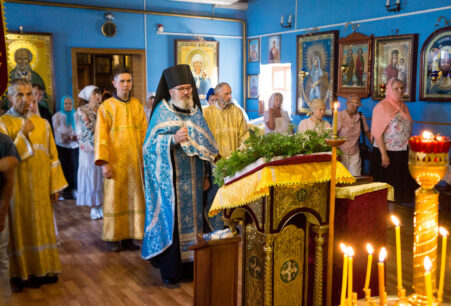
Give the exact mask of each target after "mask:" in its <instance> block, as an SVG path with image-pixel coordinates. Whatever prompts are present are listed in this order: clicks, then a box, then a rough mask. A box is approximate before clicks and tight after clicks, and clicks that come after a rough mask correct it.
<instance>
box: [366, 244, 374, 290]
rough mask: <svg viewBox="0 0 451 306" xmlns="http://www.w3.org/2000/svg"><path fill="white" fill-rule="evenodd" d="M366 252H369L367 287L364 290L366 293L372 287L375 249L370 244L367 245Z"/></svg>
mask: <svg viewBox="0 0 451 306" xmlns="http://www.w3.org/2000/svg"><path fill="white" fill-rule="evenodd" d="M366 250H367V251H368V263H367V265H366V277H365V287H364V288H363V291H364V292H365V290H367V289H368V287H369V286H370V278H371V265H372V263H373V252H374V249H373V247H372V246H371V244H369V243H367V244H366Z"/></svg>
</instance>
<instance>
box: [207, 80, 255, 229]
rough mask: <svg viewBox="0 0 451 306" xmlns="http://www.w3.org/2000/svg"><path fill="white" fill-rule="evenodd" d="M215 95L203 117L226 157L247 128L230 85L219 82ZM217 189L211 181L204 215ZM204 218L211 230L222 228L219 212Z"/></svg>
mask: <svg viewBox="0 0 451 306" xmlns="http://www.w3.org/2000/svg"><path fill="white" fill-rule="evenodd" d="M215 95H216V96H217V98H218V101H217V102H216V103H215V104H213V105H210V106H207V107H206V108H204V110H203V112H204V118H205V121H207V124H208V127H209V128H210V131H211V133H212V134H213V136H214V138H215V140H216V142H217V143H218V148H219V155H220V156H221V158H227V157H229V155H230V154H231V153H232V152H233V151H235V150H236V149H238V148H239V147H240V146H241V144H242V143H243V141H244V140H245V139H247V138H248V137H249V129H248V126H247V123H246V120H245V118H244V115H243V111H242V110H241V109H240V108H239V107H238V106H236V105H235V104H233V103H232V88H231V87H230V85H229V84H227V83H225V82H223V83H219V84H218V85H216V87H215ZM217 191H218V185H216V184H214V183H213V181H211V187H210V189H209V190H208V192H207V196H206V201H207V203H206V205H205V209H204V215H205V216H207V214H208V211H209V210H210V207H211V204H212V203H213V200H214V198H215V196H216V192H217ZM205 219H206V220H207V222H208V225H209V227H210V229H211V230H217V229H223V228H224V222H223V221H222V220H221V216H220V214H217V215H216V216H215V217H214V218H207V217H206V218H205Z"/></svg>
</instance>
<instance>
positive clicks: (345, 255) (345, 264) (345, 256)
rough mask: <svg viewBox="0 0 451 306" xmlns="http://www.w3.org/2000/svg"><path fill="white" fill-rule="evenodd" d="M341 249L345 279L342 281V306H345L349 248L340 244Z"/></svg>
mask: <svg viewBox="0 0 451 306" xmlns="http://www.w3.org/2000/svg"><path fill="white" fill-rule="evenodd" d="M340 248H341V250H342V251H343V279H342V281H341V298H340V305H341V306H344V305H345V298H346V282H347V281H348V277H347V275H348V248H347V247H346V246H345V245H344V244H343V243H340Z"/></svg>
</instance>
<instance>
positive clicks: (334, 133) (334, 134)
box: [332, 102, 340, 136]
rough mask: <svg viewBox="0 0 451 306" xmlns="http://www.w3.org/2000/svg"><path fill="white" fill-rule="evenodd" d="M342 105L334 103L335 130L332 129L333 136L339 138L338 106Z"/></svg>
mask: <svg viewBox="0 0 451 306" xmlns="http://www.w3.org/2000/svg"><path fill="white" fill-rule="evenodd" d="M339 105H340V104H339V103H338V102H335V103H334V117H333V122H332V124H333V129H332V135H333V136H337V124H338V123H337V114H338V106H339Z"/></svg>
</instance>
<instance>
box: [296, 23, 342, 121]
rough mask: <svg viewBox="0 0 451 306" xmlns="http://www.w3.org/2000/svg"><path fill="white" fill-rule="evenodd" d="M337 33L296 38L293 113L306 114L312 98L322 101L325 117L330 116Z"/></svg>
mask: <svg viewBox="0 0 451 306" xmlns="http://www.w3.org/2000/svg"><path fill="white" fill-rule="evenodd" d="M337 38H338V31H328V32H320V33H314V34H305V35H298V36H297V70H296V71H297V99H296V113H298V114H305V113H308V112H310V107H309V105H310V103H311V101H312V100H314V99H321V100H324V101H325V102H326V114H328V115H331V114H332V108H331V107H332V101H333V98H334V90H335V87H334V84H335V76H336V69H335V67H336V65H335V58H336V52H337V49H336V41H337Z"/></svg>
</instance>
